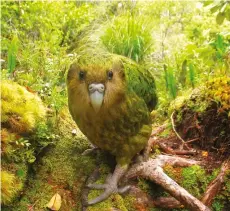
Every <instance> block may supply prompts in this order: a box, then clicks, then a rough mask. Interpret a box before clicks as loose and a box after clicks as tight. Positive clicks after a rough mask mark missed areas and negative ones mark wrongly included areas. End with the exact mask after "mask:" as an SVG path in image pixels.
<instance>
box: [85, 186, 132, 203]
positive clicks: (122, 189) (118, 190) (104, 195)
mask: <svg viewBox="0 0 230 211" xmlns="http://www.w3.org/2000/svg"><path fill="white" fill-rule="evenodd" d="M87 187H88V188H90V189H97V190H102V189H104V190H105V191H104V192H103V193H102V194H101V195H100V196H98V197H97V198H95V199H93V200H91V201H89V202H88V205H93V204H96V203H98V202H101V201H103V200H105V199H107V198H108V197H109V196H111V195H112V194H114V193H120V194H124V193H125V192H127V191H128V190H129V189H130V186H124V187H120V188H118V187H117V185H116V184H111V183H105V184H88V185H87Z"/></svg>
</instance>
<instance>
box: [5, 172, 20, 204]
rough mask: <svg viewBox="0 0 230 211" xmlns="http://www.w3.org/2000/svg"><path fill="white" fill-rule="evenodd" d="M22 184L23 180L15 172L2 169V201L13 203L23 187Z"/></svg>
mask: <svg viewBox="0 0 230 211" xmlns="http://www.w3.org/2000/svg"><path fill="white" fill-rule="evenodd" d="M22 186H23V184H22V182H21V181H20V180H18V179H17V177H16V176H15V175H14V174H12V173H10V172H8V171H1V203H2V204H9V203H11V202H12V200H13V199H14V198H15V197H16V196H17V194H18V192H19V191H20V190H21V189H22Z"/></svg>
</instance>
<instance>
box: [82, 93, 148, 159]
mask: <svg viewBox="0 0 230 211" xmlns="http://www.w3.org/2000/svg"><path fill="white" fill-rule="evenodd" d="M143 125H148V126H149V125H150V121H149V114H148V111H147V108H146V106H145V104H144V103H143V102H142V101H140V100H139V99H138V98H137V97H133V98H128V99H127V100H126V101H125V102H123V103H122V104H120V105H119V106H118V105H117V106H116V105H115V106H114V107H113V108H110V109H109V110H104V111H103V110H102V112H101V113H99V114H98V115H97V116H95V115H92V114H91V113H88V114H87V113H86V114H85V116H84V117H82V118H81V121H80V125H79V127H80V129H81V130H82V132H83V133H84V134H85V135H86V136H87V137H88V139H89V140H90V142H92V143H93V144H94V145H96V146H98V147H100V148H102V149H104V150H108V151H110V152H112V154H115V155H116V154H117V153H118V152H119V151H124V148H129V147H130V146H131V145H135V144H137V143H134V142H136V140H135V138H134V137H136V136H138V134H140V133H141V132H142V131H141V130H142V127H143ZM143 134H144V136H146V137H144V138H145V141H147V140H148V132H147V133H145V132H144V133H143ZM139 138H142V137H139ZM138 144H139V143H138ZM139 145H143V143H141V142H140V144H139ZM141 147H142V146H141Z"/></svg>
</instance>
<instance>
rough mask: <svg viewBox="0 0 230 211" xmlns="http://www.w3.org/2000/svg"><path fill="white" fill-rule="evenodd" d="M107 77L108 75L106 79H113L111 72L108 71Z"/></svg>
mask: <svg viewBox="0 0 230 211" xmlns="http://www.w3.org/2000/svg"><path fill="white" fill-rule="evenodd" d="M107 75H108V79H109V80H111V79H112V78H113V71H112V70H110V71H109V72H108V73H107Z"/></svg>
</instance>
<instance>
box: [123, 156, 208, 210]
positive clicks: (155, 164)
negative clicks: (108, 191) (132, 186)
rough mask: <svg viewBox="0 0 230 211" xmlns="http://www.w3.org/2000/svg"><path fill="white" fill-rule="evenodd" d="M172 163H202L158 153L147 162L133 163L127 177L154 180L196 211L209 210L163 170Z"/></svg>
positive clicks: (177, 164) (187, 164) (189, 164)
mask: <svg viewBox="0 0 230 211" xmlns="http://www.w3.org/2000/svg"><path fill="white" fill-rule="evenodd" d="M166 164H170V165H172V166H181V167H186V166H191V165H194V164H200V162H199V161H194V160H189V159H185V158H180V157H176V156H168V155H158V156H157V157H156V158H155V159H149V160H148V161H147V162H143V163H141V164H135V165H133V166H132V167H131V168H130V170H129V171H128V173H127V176H126V177H127V179H130V178H135V177H143V178H146V179H149V180H151V181H154V182H155V183H156V184H158V185H160V186H162V187H163V188H164V189H165V190H166V191H167V192H168V193H170V194H171V195H172V196H173V197H175V198H176V199H177V200H178V201H180V202H181V203H182V204H183V205H184V206H185V207H187V208H189V209H191V210H195V211H209V210H210V209H209V208H208V207H206V206H205V205H204V204H203V203H202V202H201V201H199V200H198V199H197V198H195V197H194V196H192V195H191V194H190V193H188V192H187V191H186V190H185V189H184V188H182V187H181V186H179V185H178V184H177V183H176V182H175V181H174V180H172V179H171V178H170V177H169V176H168V175H167V174H165V173H164V171H163V166H164V165H166Z"/></svg>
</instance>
